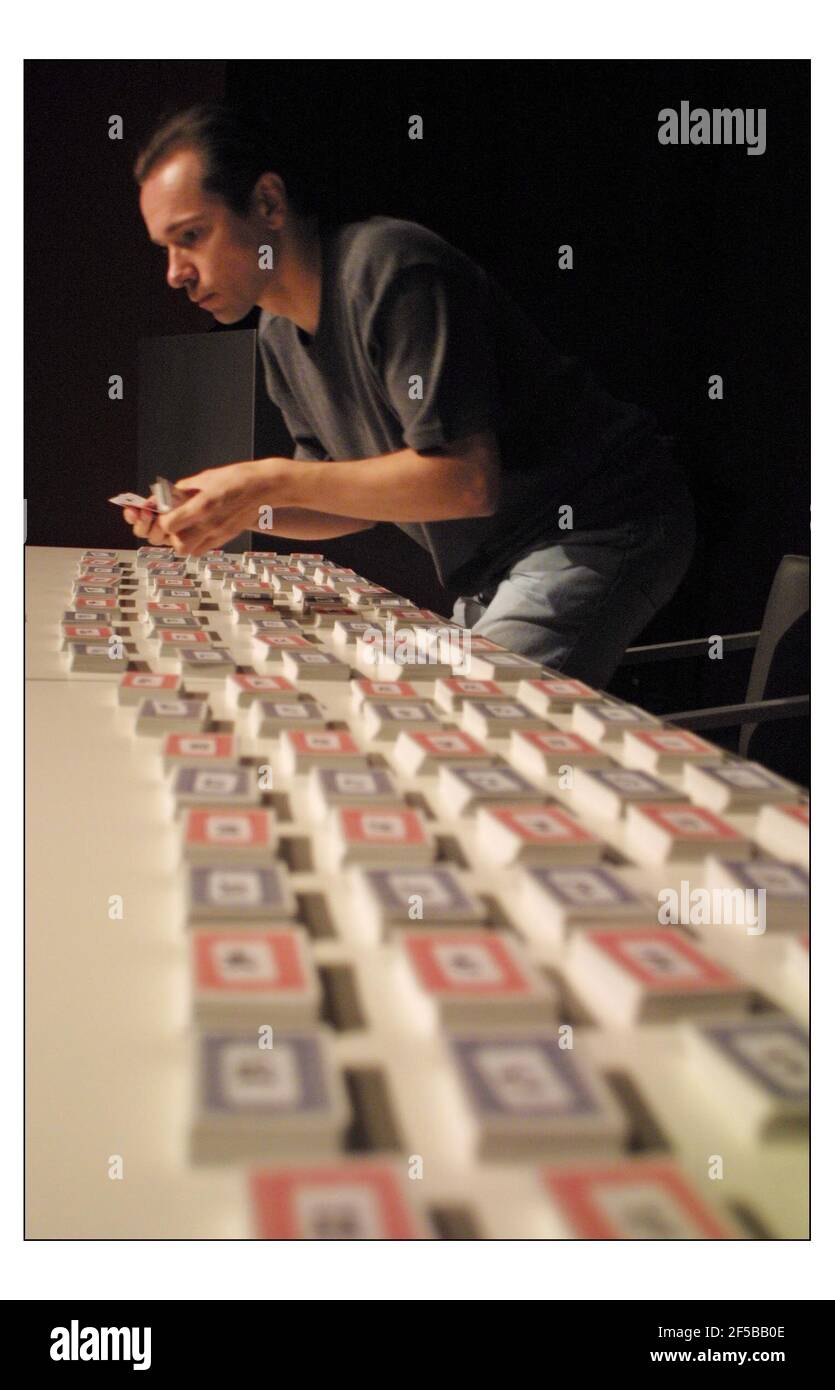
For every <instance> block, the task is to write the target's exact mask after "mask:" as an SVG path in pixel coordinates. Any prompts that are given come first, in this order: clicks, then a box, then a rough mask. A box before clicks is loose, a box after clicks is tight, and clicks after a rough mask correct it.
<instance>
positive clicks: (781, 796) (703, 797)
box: [684, 759, 803, 812]
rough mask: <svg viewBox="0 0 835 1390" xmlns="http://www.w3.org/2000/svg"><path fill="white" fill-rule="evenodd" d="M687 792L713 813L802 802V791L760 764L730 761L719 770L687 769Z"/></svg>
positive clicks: (685, 785) (685, 773) (692, 799)
mask: <svg viewBox="0 0 835 1390" xmlns="http://www.w3.org/2000/svg"><path fill="white" fill-rule="evenodd" d="M684 790H685V791H686V792H687V795H688V796H689V797H690V799H691V801H693V802H695V804H696V805H697V806H706V807H707V808H708V810H710V811H719V812H722V811H747V810H756V809H758V808H759V807H760V806H768V805H771V804H772V802H780V801H786V802H798V801H800V800H801V799H802V795H803V794H802V792H801V790H800V788H799V787H796V786H794V785H793V784H792V783H791V782H787V781H785V779H784V778H782V777H778V776H777V775H776V774H775V773H773V772H769V771H768V769H767V768H765V767H760V765H759V763H748V762H741V761H740V762H736V761H733V760H730V759H729V760H728V761H727V762H724V763H722V764H721V766H719V767H691V766H688V767H685V769H684Z"/></svg>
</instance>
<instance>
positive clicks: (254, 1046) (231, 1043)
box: [191, 1030, 350, 1163]
mask: <svg viewBox="0 0 835 1390" xmlns="http://www.w3.org/2000/svg"><path fill="white" fill-rule="evenodd" d="M194 1075H195V1098H194V1118H193V1122H192V1129H191V1156H192V1159H193V1161H194V1162H197V1163H223V1162H234V1161H235V1160H236V1159H270V1158H284V1157H289V1156H292V1155H299V1154H305V1155H309V1156H311V1157H314V1156H317V1155H325V1154H331V1153H336V1152H338V1150H339V1148H340V1145H341V1143H342V1139H343V1136H344V1133H345V1130H346V1128H347V1126H348V1123H349V1120H350V1107H349V1103H348V1096H347V1093H346V1090H345V1083H344V1081H343V1080H342V1076H341V1074H340V1073H339V1072H338V1071H337V1069H336V1066H335V1063H334V1060H333V1056H332V1051H331V1048H330V1045H329V1043H328V1041H327V1039H326V1038H325V1036H324V1034H323V1033H278V1034H276V1035H275V1037H274V1038H273V1040H272V1047H270V1048H266V1047H264V1048H262V1047H260V1046H259V1043H258V1037H257V1034H256V1033H255V1032H254V1030H253V1031H249V1032H246V1033H240V1034H237V1033H221V1032H212V1033H206V1034H204V1035H202V1036H201V1037H200V1038H199V1039H198V1042H197V1048H196V1057H195V1064H194Z"/></svg>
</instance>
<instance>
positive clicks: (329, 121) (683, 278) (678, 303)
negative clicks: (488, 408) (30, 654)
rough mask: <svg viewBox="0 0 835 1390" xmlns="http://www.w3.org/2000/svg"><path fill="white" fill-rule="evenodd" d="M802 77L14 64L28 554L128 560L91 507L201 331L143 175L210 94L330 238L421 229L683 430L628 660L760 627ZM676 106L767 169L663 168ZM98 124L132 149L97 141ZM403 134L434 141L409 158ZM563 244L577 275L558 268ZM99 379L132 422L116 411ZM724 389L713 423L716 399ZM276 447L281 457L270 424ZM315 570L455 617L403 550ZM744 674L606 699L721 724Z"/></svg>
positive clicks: (801, 432) (742, 164)
mask: <svg viewBox="0 0 835 1390" xmlns="http://www.w3.org/2000/svg"><path fill="white" fill-rule="evenodd" d="M809 71H810V69H809V64H808V63H807V62H800V61H786V62H782V61H751V62H745V61H720V60H715V61H684V62H682V61H646V62H644V61H640V62H638V61H628V62H604V61H600V62H598V61H592V62H586V61H565V62H563V61H543V62H539V61H528V62H519V61H515V60H514V61H507V62H501V61H472V62H460V61H427V62H411V61H409V62H405V61H391V62H377V61H375V62H363V61H351V62H337V61H310V62H307V61H287V62H281V61H268V62H252V61H232V62H228V63H222V62H204V61H199V62H197V61H195V62H188V61H147V62H134V61H121V60H119V61H86V60H84V61H64V60H60V61H40V60H39V61H32V62H28V63H27V64H26V127H25V129H26V162H25V168H26V224H25V225H26V334H27V336H26V375H25V381H26V401H25V410H26V415H25V419H26V441H27V444H26V495H27V497H28V499H29V511H28V519H29V535H28V540H29V543H30V544H35V545H70V546H117V545H125V544H128V543H132V537H130V536H129V534H127V535H126V533H125V528H124V526H123V523H122V521H121V517H120V514H119V513H118V511H117V509H116V508H113V507H111V506H109V505H108V503H107V502H106V500H105V499H106V498H107V496H108V495H109V494H110V493H112V492H114V491H116V490H121V489H122V488H124V487H131V486H133V479H134V477H135V467H136V348H137V341H138V339H139V338H140V337H141V336H143V335H153V334H165V333H183V332H188V333H198V332H203V331H208V330H209V329H210V327H211V326H212V322H213V321H212V320H211V319H208V318H207V316H206V315H205V314H202V313H200V311H198V310H196V309H194V308H193V307H192V306H190V305H189V304H188V303H187V301H186V299H185V295H183V294H179V295H177V294H174V293H173V292H172V291H171V290H169V289H168V287H167V286H166V284H165V280H164V257H163V253H162V252H161V251H159V249H158V248H156V247H153V246H151V245H150V243H149V242H148V241H147V238H146V235H145V231H144V227H143V224H142V222H141V218H140V216H139V212H138V207H137V198H136V189H135V187H134V185H133V181H132V176H131V165H132V162H133V158H134V155H135V153H136V150H137V147H138V146H139V145H140V144H141V141H142V137H143V135H144V134H145V133H146V132H147V130H148V129H149V127H150V126H152V125H153V123H154V121H155V119H156V117H157V115H158V114H159V112H160V111H161V109H162V108H163V107H164V106H170V107H172V108H173V109H176V108H177V107H180V106H184V105H187V104H189V103H190V102H191V101H193V100H197V99H201V98H204V97H215V96H219V95H222V94H224V93H225V94H226V95H227V96H228V97H230V98H231V99H232V100H234V101H235V102H237V103H240V104H241V105H243V106H245V107H247V108H250V109H257V110H259V111H260V112H261V113H262V114H265V115H268V116H269V117H270V118H272V119H273V120H274V121H275V122H276V124H277V127H278V129H279V130H280V131H281V132H282V136H283V139H284V143H285V145H286V149H287V159H286V167H285V170H284V171H279V172H285V173H286V176H287V178H288V182H289V183H290V185H291V188H292V185H293V183H294V182H295V183H296V184H297V185H303V187H304V189H305V191H306V192H307V193H308V194H309V195H310V196H312V197H314V198H315V199H317V200H318V201H319V203H320V205H321V206H322V210H323V212H325V213H326V214H327V215H329V216H331V217H335V218H352V217H362V216H369V215H372V214H373V213H388V214H390V215H393V216H401V217H409V218H414V219H415V220H417V221H419V222H422V223H424V224H426V225H427V226H430V227H431V228H432V229H433V230H435V231H437V232H439V233H440V234H441V235H442V236H445V237H446V238H448V239H449V240H450V241H452V242H453V243H454V244H455V245H457V246H459V247H460V248H461V249H462V250H464V251H466V252H467V253H469V254H470V255H472V256H473V257H474V258H475V259H476V260H477V261H479V262H480V263H481V264H483V265H484V266H485V267H487V268H488V269H490V270H491V271H492V272H493V273H495V274H496V275H497V276H498V277H499V278H500V279H501V280H502V281H503V282H504V284H505V285H506V286H507V287H508V288H509V289H510V290H511V292H512V293H514V294H515V295H516V297H517V298H518V300H519V301H520V303H522V304H523V305H524V307H525V308H526V309H527V310H528V311H529V312H530V313H531V315H532V316H533V317H534V318H535V319H536V320H537V322H538V323H539V324H540V326H541V327H542V328H543V329H544V330H545V331H546V333H548V335H549V336H550V337H551V338H552V339H553V340H554V341H555V342H557V343H558V344H559V346H560V348H561V349H562V350H563V351H566V352H576V353H579V354H580V355H581V356H583V357H584V358H586V359H587V360H589V361H590V362H591V363H592V364H593V366H594V368H595V369H596V371H597V373H598V375H599V376H600V378H601V379H602V380H603V382H604V383H605V384H606V385H607V386H608V387H609V389H610V390H612V391H613V393H614V394H615V395H619V396H621V397H622V398H624V399H627V400H630V401H637V402H639V403H641V404H644V405H647V406H649V407H650V408H651V409H653V410H654V411H655V413H656V414H657V416H658V418H659V420H660V421H661V423H662V426H663V428H664V429H665V431H666V432H668V433H670V434H672V435H674V436H675V438H676V440H677V446H678V454H679V457H680V459H681V461H682V462H683V464H684V466H685V468H686V470H687V472H688V475H689V477H690V480H691V484H692V486H693V489H694V493H695V495H696V499H697V503H698V511H699V521H700V529H701V540H700V544H699V549H698V552H697V556H696V559H695V561H694V564H693V567H692V570H691V573H690V576H689V578H688V580H687V581H686V583H685V585H684V586H683V588H682V590H681V591H680V593H679V595H678V596H677V598H676V599H675V600H674V602H673V603H672V604H671V605H670V606H669V607H668V608H667V610H665V612H664V613H663V614H661V615H660V616H659V617H658V618H657V619H656V620H655V622H654V623H653V625H652V627H651V628H650V629H649V630H648V632H647V634H646V635H645V637H644V638H643V639H642V640H663V639H666V638H674V637H687V636H695V635H704V634H709V633H722V632H732V631H739V630H744V629H749V628H754V627H757V626H758V625H759V621H760V617H761V614H762V609H763V605H764V602H765V599H766V597H767V594H768V588H769V585H770V583H771V579H772V577H773V573H774V570H775V568H776V565H777V563H778V561H779V559H780V557H781V556H782V555H783V554H785V553H787V552H794V553H803V554H805V553H808V544H809V534H808V517H809V512H808V508H809V259H808V245H809V114H810V112H809ZM682 100H688V101H689V102H690V104H691V106H696V105H702V106H706V107H709V108H710V107H714V106H722V107H726V106H727V107H755V108H761V107H764V108H765V109H766V111H767V148H766V152H765V153H764V154H763V155H760V156H758V157H755V156H750V155H748V154H747V153H746V151H745V148H744V147H742V146H679V147H675V146H673V147H666V146H661V145H660V144H659V143H658V139H657V131H658V112H659V110H661V108H663V107H666V106H672V107H676V108H677V107H678V106H679V103H680V102H681V101H682ZM113 114H119V115H122V116H123V118H124V121H125V138H124V140H123V141H121V142H118V141H111V140H109V139H108V138H107V120H108V117H109V116H110V115H113ZM414 114H419V115H421V116H422V117H423V122H424V133H423V140H422V141H412V140H410V139H408V135H407V130H408V120H409V117H410V116H412V115H414ZM564 243H569V244H570V245H571V246H572V247H573V248H574V269H573V270H572V271H570V272H566V271H560V270H559V269H558V266H557V255H558V248H559V246H560V245H561V244H564ZM114 372H119V373H121V374H122V375H123V376H124V378H125V385H126V394H125V400H124V401H121V402H114V401H110V400H108V397H107V382H108V377H109V376H110V375H111V374H112V373H114ZM714 373H720V374H721V375H722V377H723V378H724V388H725V399H724V401H721V402H715V401H709V400H708V397H707V383H708V377H709V376H711V375H712V374H714ZM275 431H276V434H275V439H276V445H275V448H274V450H273V451H274V452H280V451H281V449H280V445H281V441H282V437H283V436H282V430H281V426H280V421H279V420H278V419H276V421H275ZM316 548H317V549H319V548H322V549H323V550H324V551H325V552H326V553H327V554H329V555H333V556H336V557H338V558H341V559H344V560H346V561H347V562H349V563H351V564H353V565H355V567H356V568H357V569H359V570H360V571H361V572H363V573H366V574H368V575H369V576H370V577H373V578H374V579H377V580H380V581H381V582H383V583H386V584H388V585H390V586H391V587H392V588H395V589H396V590H398V591H400V592H404V593H407V594H409V595H410V596H411V597H414V598H415V599H418V600H420V601H421V602H428V603H430V604H431V605H432V606H434V607H435V608H436V609H437V610H438V611H444V612H449V611H450V607H451V602H452V596H451V595H445V594H443V593H442V592H441V591H440V590H439V589H438V587H437V585H436V583H435V581H434V578H433V575H432V572H431V569H430V567H429V564H428V561H427V559H426V557H425V556H424V555H423V553H422V552H421V551H420V550H419V549H418V548H417V547H416V546H414V545H413V544H412V543H411V542H409V541H408V540H406V538H405V537H403V536H402V533H400V532H398V531H397V530H396V529H395V528H391V527H378V528H376V530H375V531H374V532H372V533H370V534H369V535H366V536H359V537H357V538H355V539H353V538H349V539H347V540H341V541H334V542H325V543H323V544H322V545H321V547H320V546H319V545H317V547H316ZM739 661H740V659H739V658H729V659H728V660H727V661H726V662H724V663H719V662H700V663H698V666H697V667H695V668H693V667H683V668H680V669H679V670H678V671H677V672H676V673H675V674H672V673H670V672H669V671H667V672H665V673H664V674H663V676H662V675H661V674H660V672H659V671H658V670H657V669H655V668H651V669H647V668H643V669H642V671H641V672H640V673H639V675H638V676H637V677H635V678H633V677H631V676H630V677H627V676H626V675H623V676H620V677H618V678H617V679H618V681H619V682H620V683H621V693H632V694H634V695H636V698H640V699H641V701H642V702H643V703H648V704H650V705H651V706H652V705H653V704H654V705H656V706H657V705H666V707H667V708H671V707H673V706H675V705H678V707H681V705H682V704H684V705H685V706H688V705H693V704H704V703H714V702H716V701H718V700H720V699H724V698H734V697H736V696H737V695H738V693H739V691H738V689H737V687H738V684H739V681H740V679H742V678H743V677H742V675H741V674H740V666H739V664H738V663H739ZM635 681H637V684H636V683H635ZM616 688H617V687H616Z"/></svg>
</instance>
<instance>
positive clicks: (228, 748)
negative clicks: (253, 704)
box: [162, 734, 239, 772]
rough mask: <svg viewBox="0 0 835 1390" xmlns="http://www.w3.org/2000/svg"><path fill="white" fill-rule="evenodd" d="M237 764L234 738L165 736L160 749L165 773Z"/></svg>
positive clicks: (231, 736)
mask: <svg viewBox="0 0 835 1390" xmlns="http://www.w3.org/2000/svg"><path fill="white" fill-rule="evenodd" d="M238 761H239V756H238V742H237V739H236V738H235V735H234V734H169V735H168V737H167V738H166V740H165V742H164V744H163V745H162V762H163V767H164V768H165V770H166V772H170V771H171V770H172V768H178V767H202V768H209V767H210V768H212V769H217V768H234V767H237V765H238Z"/></svg>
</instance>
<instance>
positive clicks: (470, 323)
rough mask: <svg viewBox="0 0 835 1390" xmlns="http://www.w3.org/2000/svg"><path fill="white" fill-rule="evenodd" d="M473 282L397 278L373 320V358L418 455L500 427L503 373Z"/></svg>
mask: <svg viewBox="0 0 835 1390" xmlns="http://www.w3.org/2000/svg"><path fill="white" fill-rule="evenodd" d="M484 306H485V297H484V293H483V289H482V286H481V284H480V282H479V281H478V280H476V279H475V277H472V278H469V277H464V276H463V275H461V274H459V273H456V272H455V271H454V270H450V269H449V268H446V267H442V266H439V265H435V264H418V265H412V266H409V267H406V268H404V269H403V270H401V271H399V272H398V273H397V275H396V276H395V277H394V278H393V280H392V281H391V283H390V285H389V286H388V287H387V289H386V292H385V294H384V295H383V297H382V299H381V300H380V302H379V304H378V306H377V308H376V310H375V312H374V314H373V316H372V319H371V324H370V329H369V351H370V353H371V355H372V360H373V361H374V362H375V365H376V368H377V375H378V377H379V379H380V384H381V387H382V389H383V392H384V394H385V396H386V398H387V400H388V403H389V405H390V407H391V409H392V410H393V411H394V413H395V415H396V416H397V418H398V420H399V421H400V424H401V427H402V430H403V439H404V442H405V443H406V444H407V445H409V446H410V448H412V449H423V450H427V449H432V448H436V447H437V446H439V445H441V444H451V443H452V442H453V441H455V440H457V439H463V438H464V437H465V436H467V435H470V434H475V433H477V432H478V431H480V430H485V429H490V428H493V427H495V425H496V421H497V414H498V390H497V370H496V362H495V358H494V353H493V348H492V342H491V336H490V332H489V325H488V323H487V321H486V319H487V315H486V310H485V307H484Z"/></svg>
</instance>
